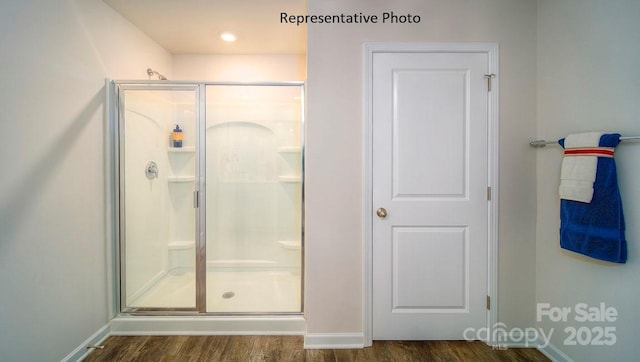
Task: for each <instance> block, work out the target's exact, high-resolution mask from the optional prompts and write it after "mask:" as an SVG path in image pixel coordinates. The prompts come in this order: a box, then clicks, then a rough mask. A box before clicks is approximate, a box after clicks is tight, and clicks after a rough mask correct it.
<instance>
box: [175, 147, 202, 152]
mask: <svg viewBox="0 0 640 362" xmlns="http://www.w3.org/2000/svg"><path fill="white" fill-rule="evenodd" d="M169 152H170V153H192V152H196V148H195V147H169Z"/></svg>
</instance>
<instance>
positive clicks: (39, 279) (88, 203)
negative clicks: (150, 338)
mask: <svg viewBox="0 0 640 362" xmlns="http://www.w3.org/2000/svg"><path fill="white" fill-rule="evenodd" d="M0 54H2V57H0V109H1V112H0V122H1V128H2V129H3V130H5V131H6V133H5V136H4V137H3V141H2V142H0V166H1V168H2V170H3V171H2V176H0V230H1V232H0V290H2V293H0V325H1V326H2V328H0V360H3V361H51V360H60V359H62V358H63V357H65V356H66V355H67V354H68V353H69V352H71V351H72V350H73V349H74V348H75V347H77V346H78V345H79V344H80V343H81V342H82V341H84V340H85V339H86V338H88V337H89V336H90V335H92V334H93V333H94V332H96V331H97V330H98V329H99V328H100V327H102V326H103V325H105V324H106V323H107V321H108V320H109V318H110V315H109V293H108V290H107V288H108V284H107V279H108V277H109V276H108V272H107V260H108V258H107V240H106V238H107V237H106V235H107V232H108V227H107V225H106V222H105V220H106V219H107V215H106V210H107V200H106V175H105V169H106V165H105V147H106V139H107V135H106V134H105V126H104V118H103V111H104V98H105V90H104V79H105V77H112V78H142V79H144V78H146V68H147V67H153V68H157V69H158V70H159V71H161V72H162V71H165V72H168V71H170V69H171V58H170V56H169V54H168V53H167V52H165V51H164V50H163V49H161V48H160V47H158V46H157V45H155V43H153V42H152V41H150V40H149V39H148V38H147V37H146V36H145V35H143V34H142V33H141V32H139V31H138V30H137V29H135V28H134V27H133V26H131V25H130V24H129V23H128V22H126V21H125V20H123V19H122V18H121V17H120V16H118V15H116V14H115V13H114V12H113V11H112V10H111V9H110V8H108V7H107V6H106V5H104V4H103V3H102V1H98V0H85V1H78V2H75V1H56V2H51V1H35V0H25V1H5V2H3V4H2V11H1V12H0ZM122 59H127V61H126V62H125V61H122Z"/></svg>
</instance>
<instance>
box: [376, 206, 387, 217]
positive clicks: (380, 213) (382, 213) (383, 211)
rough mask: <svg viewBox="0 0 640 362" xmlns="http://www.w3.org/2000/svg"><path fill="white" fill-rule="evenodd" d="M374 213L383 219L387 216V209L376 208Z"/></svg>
mask: <svg viewBox="0 0 640 362" xmlns="http://www.w3.org/2000/svg"><path fill="white" fill-rule="evenodd" d="M376 215H378V217H379V218H381V219H384V218H385V217H387V209H385V208H384V207H381V208H379V209H378V210H376Z"/></svg>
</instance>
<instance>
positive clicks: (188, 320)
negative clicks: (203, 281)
mask: <svg viewBox="0 0 640 362" xmlns="http://www.w3.org/2000/svg"><path fill="white" fill-rule="evenodd" d="M110 326H111V335H128V336H133V335H279V336H283V335H303V334H304V330H305V320H304V317H303V316H301V315H300V316H297V315H296V316H269V317H258V316H255V317H254V316H247V317H231V316H230V317H224V316H197V317H188V316H185V317H179V316H173V317H169V316H166V317H163V316H148V317H147V316H127V315H119V316H117V317H116V318H114V319H112V320H111V322H110Z"/></svg>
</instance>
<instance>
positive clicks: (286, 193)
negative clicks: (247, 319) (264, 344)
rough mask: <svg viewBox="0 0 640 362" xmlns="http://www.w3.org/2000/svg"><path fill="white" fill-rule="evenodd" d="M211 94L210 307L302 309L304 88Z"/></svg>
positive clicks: (214, 89)
mask: <svg viewBox="0 0 640 362" xmlns="http://www.w3.org/2000/svg"><path fill="white" fill-rule="evenodd" d="M206 93H207V96H206V102H207V103H206V114H207V119H206V230H207V238H206V249H207V288H206V289H207V312H216V313H226V312H229V313H234V312H235V313H237V312H301V310H302V306H301V276H300V275H301V259H302V257H301V256H302V250H301V235H302V225H301V220H302V215H301V212H302V152H301V151H302V147H301V145H302V140H301V135H302V133H301V131H302V129H301V124H302V116H301V115H302V100H301V97H302V87H301V86H247V85H226V86H221V85H213V86H207V90H206Z"/></svg>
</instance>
